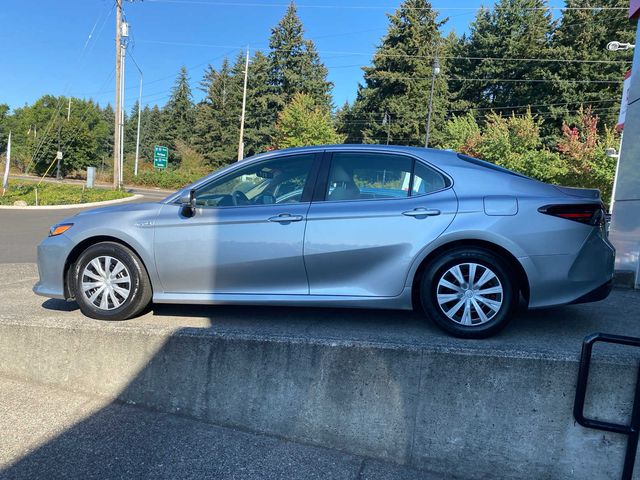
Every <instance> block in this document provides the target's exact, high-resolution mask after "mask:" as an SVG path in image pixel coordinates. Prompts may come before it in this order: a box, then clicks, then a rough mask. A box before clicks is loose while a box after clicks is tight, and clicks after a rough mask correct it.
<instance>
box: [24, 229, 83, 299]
mask: <svg viewBox="0 0 640 480" xmlns="http://www.w3.org/2000/svg"><path fill="white" fill-rule="evenodd" d="M73 246H74V243H73V242H72V241H71V240H70V239H69V238H68V237H66V236H65V235H64V234H62V235H57V236H55V237H47V238H45V239H44V240H43V241H42V242H41V243H40V245H38V274H39V276H40V279H39V280H38V282H36V284H35V285H34V286H33V292H34V293H35V294H37V295H41V296H43V297H49V298H59V299H63V300H64V299H65V293H64V266H65V262H66V259H67V257H68V256H69V253H70V252H71V250H72V249H73Z"/></svg>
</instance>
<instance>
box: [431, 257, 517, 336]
mask: <svg viewBox="0 0 640 480" xmlns="http://www.w3.org/2000/svg"><path fill="white" fill-rule="evenodd" d="M518 292H519V290H518V285H517V284H516V281H515V276H514V275H513V273H512V272H511V271H510V268H509V265H508V264H507V263H505V262H504V261H503V260H502V259H500V258H499V257H498V256H497V255H495V254H494V253H492V252H490V251H488V250H483V249H479V248H468V249H455V250H451V251H448V252H445V253H444V254H443V255H442V256H440V257H438V258H437V259H435V260H434V261H432V262H431V263H430V264H429V265H428V266H427V268H426V269H425V271H424V274H423V277H422V281H421V284H420V298H421V301H422V305H423V307H424V310H425V312H426V313H427V315H428V316H429V317H430V318H431V319H433V321H434V322H435V323H436V325H438V326H439V327H440V328H442V329H443V330H445V331H446V332H448V333H450V334H452V335H455V336H457V337H464V338H485V337H488V336H491V335H494V334H495V333H497V332H499V331H500V330H502V329H503V328H504V327H505V326H506V324H507V323H508V322H509V320H511V317H512V316H513V311H514V309H515V307H516V304H517V300H518Z"/></svg>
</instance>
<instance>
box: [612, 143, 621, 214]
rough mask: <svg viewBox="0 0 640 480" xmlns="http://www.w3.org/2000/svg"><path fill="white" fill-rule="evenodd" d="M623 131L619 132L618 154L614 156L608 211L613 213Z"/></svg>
mask: <svg viewBox="0 0 640 480" xmlns="http://www.w3.org/2000/svg"><path fill="white" fill-rule="evenodd" d="M623 137H624V132H620V146H619V147H618V156H617V158H616V172H615V174H614V175H613V189H612V190H611V205H609V211H610V212H612V213H613V204H614V202H615V201H616V187H617V186H618V171H619V170H620V156H621V155H622V138H623Z"/></svg>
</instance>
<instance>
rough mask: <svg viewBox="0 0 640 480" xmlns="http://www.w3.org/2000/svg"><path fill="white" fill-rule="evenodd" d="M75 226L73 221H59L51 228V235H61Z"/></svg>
mask: <svg viewBox="0 0 640 480" xmlns="http://www.w3.org/2000/svg"><path fill="white" fill-rule="evenodd" d="M71 227H73V223H59V224H58V225H54V226H53V227H51V228H50V229H49V236H50V237H55V236H56V235H60V234H62V233H64V232H66V231H67V230H69V229H70V228H71Z"/></svg>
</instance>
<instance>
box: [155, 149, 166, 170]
mask: <svg viewBox="0 0 640 480" xmlns="http://www.w3.org/2000/svg"><path fill="white" fill-rule="evenodd" d="M168 163H169V149H168V148H167V147H161V146H159V145H156V146H154V147H153V166H154V167H156V168H167V164H168Z"/></svg>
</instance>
